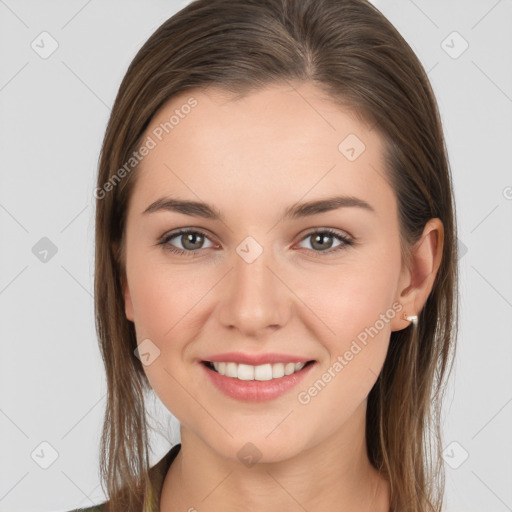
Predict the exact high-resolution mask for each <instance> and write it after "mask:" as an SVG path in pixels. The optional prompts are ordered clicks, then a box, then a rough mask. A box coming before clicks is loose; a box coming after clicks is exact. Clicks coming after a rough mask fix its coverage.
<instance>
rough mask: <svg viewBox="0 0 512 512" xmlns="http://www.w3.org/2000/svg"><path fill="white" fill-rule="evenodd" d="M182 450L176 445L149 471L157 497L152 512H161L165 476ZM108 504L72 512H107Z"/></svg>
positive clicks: (154, 493) (179, 445)
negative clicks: (161, 496)
mask: <svg viewBox="0 0 512 512" xmlns="http://www.w3.org/2000/svg"><path fill="white" fill-rule="evenodd" d="M180 449H181V443H178V444H175V445H174V446H173V447H172V448H171V449H170V450H169V451H168V452H167V453H166V454H165V455H164V457H163V458H162V459H161V460H160V461H159V462H158V463H157V464H155V465H154V466H153V467H152V468H151V469H150V470H149V477H150V480H151V483H152V488H153V493H152V494H153V496H154V497H155V505H154V508H153V509H152V510H151V512H159V508H160V495H161V494H162V486H163V483H164V479H165V475H166V474H167V471H168V470H169V468H170V466H171V464H172V461H173V460H174V459H175V458H176V455H178V452H179V451H180ZM107 504H108V501H106V502H104V503H100V504H99V505H93V506H92V507H88V508H77V509H75V510H71V511H70V512H105V511H106V508H105V505H107Z"/></svg>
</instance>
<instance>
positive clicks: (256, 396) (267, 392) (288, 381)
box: [199, 362, 315, 402]
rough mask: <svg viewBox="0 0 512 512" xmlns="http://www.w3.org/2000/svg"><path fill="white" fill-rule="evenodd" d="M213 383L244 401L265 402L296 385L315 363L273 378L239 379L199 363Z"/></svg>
mask: <svg viewBox="0 0 512 512" xmlns="http://www.w3.org/2000/svg"><path fill="white" fill-rule="evenodd" d="M199 364H200V365H201V366H202V367H203V369H204V371H205V372H206V374H207V375H208V377H209V378H210V379H211V381H212V382H213V384H214V385H215V386H216V387H217V389H219V390H220V391H222V393H224V394H225V395H227V396H229V397H231V398H234V399H236V400H241V401H244V402H264V401H267V400H272V399H274V398H278V397H280V396H282V395H284V394H285V393H286V392H287V391H289V390H290V389H292V388H293V387H294V386H296V385H297V384H298V383H299V382H301V381H302V379H304V377H305V376H306V375H307V374H308V373H309V372H310V370H311V369H312V368H313V366H314V365H315V363H314V362H313V363H309V364H308V365H307V366H305V367H304V368H303V369H302V370H300V371H299V372H296V373H292V374H291V375H285V376H284V377H280V378H278V379H271V380H239V379H236V378H234V377H226V376H225V375H221V374H220V373H218V372H216V371H214V370H211V369H210V368H208V367H207V366H206V365H205V364H204V363H199Z"/></svg>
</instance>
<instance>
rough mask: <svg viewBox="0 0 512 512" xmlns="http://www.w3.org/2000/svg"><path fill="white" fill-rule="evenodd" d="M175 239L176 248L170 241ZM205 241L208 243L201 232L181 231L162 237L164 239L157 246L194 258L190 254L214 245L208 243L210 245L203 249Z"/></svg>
mask: <svg viewBox="0 0 512 512" xmlns="http://www.w3.org/2000/svg"><path fill="white" fill-rule="evenodd" d="M175 238H176V239H177V240H176V242H175V243H177V244H178V247H176V246H175V245H173V244H172V243H171V240H174V239H175ZM205 240H208V241H209V238H208V237H207V235H206V234H205V233H203V232H202V231H194V230H192V229H182V230H180V231H177V232H176V233H171V234H169V235H164V238H163V239H162V241H161V242H159V244H160V245H163V246H164V248H165V249H166V250H168V251H170V252H173V253H176V254H183V255H192V256H195V255H193V254H191V253H194V252H198V251H199V250H200V249H205V248H207V247H213V246H214V244H213V243H212V242H211V241H210V244H211V245H209V246H207V247H204V245H203V244H204V242H205Z"/></svg>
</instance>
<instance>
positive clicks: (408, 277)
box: [391, 218, 444, 331]
mask: <svg viewBox="0 0 512 512" xmlns="http://www.w3.org/2000/svg"><path fill="white" fill-rule="evenodd" d="M443 245H444V228H443V223H442V222H441V220H440V219H438V218H435V219H430V220H429V221H428V222H427V224H426V225H425V229H424V230H423V234H422V236H421V238H420V240H419V241H418V242H417V243H416V244H415V246H414V248H413V250H412V252H411V260H410V268H409V269H408V270H407V271H406V272H403V275H402V277H401V279H400V282H399V287H398V291H399V297H398V298H397V300H398V302H400V304H402V311H401V312H400V314H399V315H397V316H396V317H395V318H394V319H393V321H392V322H391V330H392V331H400V330H402V329H405V328H406V327H408V326H409V325H411V323H414V322H417V319H414V317H415V316H416V317H419V314H420V311H421V310H422V308H423V306H424V305H425V303H426V301H427V299H428V296H429V295H430V292H431V291H432V288H433V286H434V281H435V278H436V275H437V271H438V270H439V267H440V265H441V259H442V254H443Z"/></svg>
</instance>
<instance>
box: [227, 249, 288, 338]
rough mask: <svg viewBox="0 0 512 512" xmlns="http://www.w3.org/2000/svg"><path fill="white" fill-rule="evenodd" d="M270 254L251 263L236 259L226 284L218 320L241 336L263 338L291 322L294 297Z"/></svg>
mask: <svg viewBox="0 0 512 512" xmlns="http://www.w3.org/2000/svg"><path fill="white" fill-rule="evenodd" d="M272 267H275V265H273V263H272V258H271V257H270V252H269V251H265V250H264V251H263V253H262V254H261V255H260V256H259V257H258V258H257V259H256V260H255V261H253V262H252V263H248V262H247V261H245V260H244V259H243V258H241V257H240V256H239V255H238V254H235V255H234V261H233V268H232V269H231V271H230V272H229V273H228V275H227V276H226V277H225V279H224V280H223V281H224V282H223V284H222V285H221V286H222V292H221V298H220V302H219V304H218V306H217V317H218V319H219V321H220V323H221V324H222V325H223V326H224V327H225V328H228V329H231V330H234V329H237V330H238V331H239V333H240V334H241V335H242V336H245V337H255V338H260V337H264V336H265V335H268V334H269V333H272V332H274V331H275V330H276V329H278V328H280V327H281V328H282V327H283V326H284V325H286V323H287V322H288V320H289V317H290V311H291V307H292V304H291V297H290V293H289V292H288V290H287V288H286V286H285V284H283V282H282V280H281V279H280V278H279V277H278V274H279V272H278V271H276V270H275V269H274V268H272Z"/></svg>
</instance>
